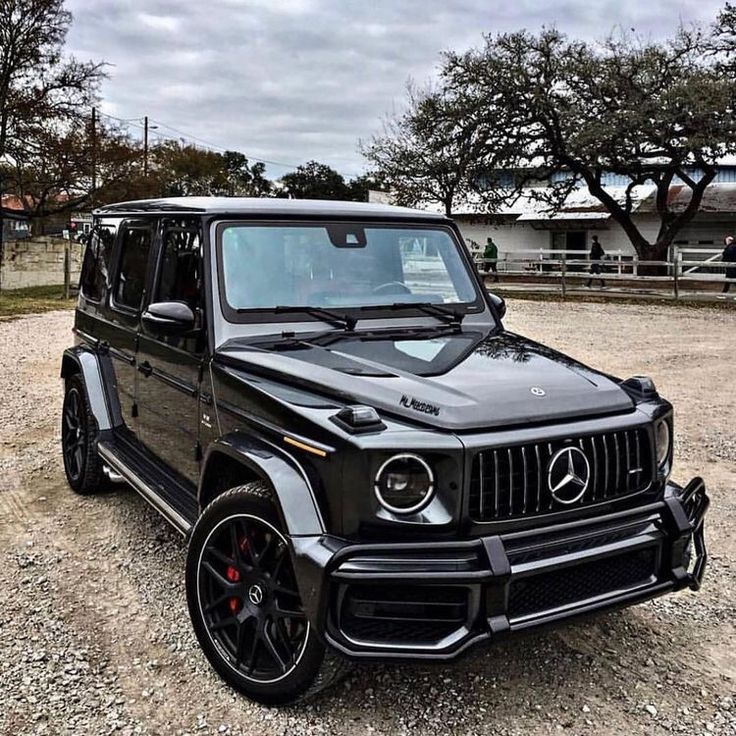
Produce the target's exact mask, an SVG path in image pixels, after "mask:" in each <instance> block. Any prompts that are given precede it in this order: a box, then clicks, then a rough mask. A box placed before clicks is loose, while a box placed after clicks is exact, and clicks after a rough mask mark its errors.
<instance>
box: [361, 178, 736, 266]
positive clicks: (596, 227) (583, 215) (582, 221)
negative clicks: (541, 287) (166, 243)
mask: <svg viewBox="0 0 736 736" xmlns="http://www.w3.org/2000/svg"><path fill="white" fill-rule="evenodd" d="M606 190H607V191H608V192H609V193H610V194H612V195H613V196H614V197H615V198H616V200H617V201H619V202H623V201H624V198H625V196H626V187H625V186H623V185H621V184H618V185H616V184H613V185H609V186H607V187H606ZM532 191H533V190H529V192H530V194H529V195H524V196H522V197H520V198H519V199H518V200H517V201H516V202H515V203H514V204H512V205H508V206H506V207H504V208H503V209H501V210H500V211H499V212H496V213H493V214H488V213H487V211H485V210H484V207H483V205H482V204H481V203H480V202H479V200H478V199H477V198H473V197H470V198H468V199H467V200H466V201H464V202H459V203H458V204H457V205H456V207H455V211H454V212H453V215H452V216H453V219H454V220H455V221H456V222H457V223H458V225H459V226H460V230H461V232H462V233H463V236H464V237H465V239H466V241H467V242H468V244H469V245H470V246H471V248H473V249H474V250H478V249H481V250H482V248H483V246H484V245H485V242H486V238H487V237H489V236H491V237H492V238H493V240H494V241H495V243H496V245H497V246H498V249H499V255H500V257H501V258H503V257H504V254H509V255H513V254H519V255H520V256H521V255H522V253H523V252H524V251H547V250H571V251H585V250H588V249H589V248H590V243H591V239H592V236H593V235H598V239H599V240H600V242H601V244H602V245H603V247H604V249H605V251H606V252H607V253H608V254H616V253H620V254H621V256H622V257H624V258H626V257H632V256H634V254H635V252H634V248H633V246H632V245H631V241H630V240H629V238H628V237H627V235H626V233H625V232H624V230H623V228H622V227H621V226H620V225H619V224H618V223H617V222H615V221H614V220H613V218H612V217H611V215H610V213H609V212H608V211H607V210H606V209H605V207H604V206H603V205H602V204H601V202H600V201H599V200H598V199H596V198H595V197H593V196H592V195H591V194H590V193H589V192H588V190H587V189H578V190H576V191H575V192H573V193H572V194H571V195H570V196H569V197H568V199H567V200H566V202H565V205H564V207H563V208H562V210H561V211H560V212H559V213H557V214H555V215H550V213H549V211H548V206H547V205H545V204H543V203H541V202H539V201H536V200H534V198H533V195H532V194H531V192H532ZM371 194H373V193H371ZM380 194H381V195H382V197H383V198H384V199H385V197H386V195H385V194H384V193H380ZM655 196H656V189H655V187H654V186H653V185H651V186H643V187H637V188H636V189H635V190H634V194H633V200H632V212H633V219H634V222H635V223H636V225H637V227H638V228H639V230H640V232H641V234H642V235H643V236H644V237H645V238H646V239H647V240H648V241H649V242H654V241H655V240H656V238H657V233H658V231H659V225H660V219H659V216H658V215H657V214H656V206H655ZM689 199H690V189H689V188H688V187H687V186H685V185H684V184H673V185H672V186H671V187H670V192H669V204H670V208H672V209H674V210H677V209H684V207H686V206H687V203H688V202H689ZM371 200H372V201H373V197H371ZM424 208H425V209H428V210H431V211H433V212H443V211H444V210H443V207H442V205H440V204H439V203H429V204H427V205H426V206H425V207H424ZM730 234H733V235H735V236H736V167H731V166H724V167H722V169H721V170H720V171H719V174H718V177H717V179H716V181H715V182H714V183H713V184H711V185H710V186H709V187H708V189H707V190H706V193H705V196H704V198H703V202H702V204H701V207H700V210H699V212H698V214H697V215H696V216H695V218H694V220H692V221H691V222H690V224H689V225H687V226H686V227H685V228H684V229H683V230H682V231H680V233H679V234H678V236H677V238H676V240H675V243H674V244H675V245H677V246H679V247H680V248H688V249H690V248H692V249H698V250H703V251H704V255H706V254H707V252H708V251H710V252H711V253H714V252H715V251H716V250H718V249H721V248H723V238H724V237H725V236H726V235H730Z"/></svg>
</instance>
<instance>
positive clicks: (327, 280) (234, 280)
mask: <svg viewBox="0 0 736 736" xmlns="http://www.w3.org/2000/svg"><path fill="white" fill-rule="evenodd" d="M219 246H220V254H219V265H220V278H221V283H222V285H223V286H222V288H223V292H224V304H223V306H226V307H227V308H228V309H227V311H229V312H231V313H232V312H234V313H235V314H243V313H247V312H249V311H250V310H272V309H275V308H276V307H281V308H289V307H297V308H298V307H321V308H324V309H335V308H342V309H346V308H348V309H349V308H361V307H362V308H364V309H371V308H375V309H380V308H381V307H387V308H391V307H393V306H395V305H401V306H402V307H403V306H410V305H412V304H417V305H419V304H425V305H426V304H435V305H443V304H446V305H453V306H456V307H462V306H465V307H469V306H475V305H480V298H479V294H478V291H477V289H476V286H475V283H474V280H473V279H472V278H471V275H470V273H469V272H468V267H467V265H466V263H465V261H464V259H463V258H462V257H461V255H460V253H459V251H458V246H457V243H456V241H455V239H454V237H453V235H452V233H451V231H450V230H448V229H445V228H443V227H436V228H434V227H431V226H422V227H416V226H415V227H401V226H395V225H394V226H381V225H370V226H365V225H354V224H345V223H334V224H332V223H330V224H326V223H325V224H311V223H310V224H305V223H298V224H297V223H295V224H283V223H278V224H273V225H268V224H266V225H264V224H257V225H251V224H247V223H234V224H228V225H225V226H222V227H221V229H220V237H219ZM289 311H291V310H289ZM294 311H298V310H294Z"/></svg>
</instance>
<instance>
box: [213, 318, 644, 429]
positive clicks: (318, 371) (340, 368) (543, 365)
mask: <svg viewBox="0 0 736 736" xmlns="http://www.w3.org/2000/svg"><path fill="white" fill-rule="evenodd" d="M216 360H217V361H218V362H221V363H225V364H226V365H228V366H230V367H231V368H233V369H235V372H236V373H246V374H251V375H252V374H257V375H261V376H264V375H265V376H268V377H270V378H271V379H272V380H273V381H276V383H277V384H278V383H282V382H283V384H284V385H286V386H299V387H301V388H302V389H307V390H311V391H314V392H315V393H317V394H320V395H322V396H330V397H333V398H334V399H336V400H338V401H340V402H342V403H345V404H367V405H369V406H373V407H375V408H376V409H378V410H379V411H383V412H387V413H389V414H392V415H395V416H401V417H405V418H407V419H410V420H412V421H413V422H419V423H422V424H426V425H431V426H433V427H437V428H442V429H448V430H453V431H460V430H475V429H485V428H494V427H501V426H503V427H510V426H513V425H518V424H527V423H540V422H555V421H565V420H569V419H574V418H578V417H592V416H601V415H605V414H613V413H621V412H626V411H631V410H632V409H633V408H634V403H633V401H632V399H631V398H630V397H629V395H628V394H627V393H626V392H625V391H623V390H622V389H621V388H620V387H619V385H618V383H616V381H615V380H613V379H611V378H610V377H608V376H606V375H604V374H602V373H599V372H597V371H594V370H591V369H590V368H587V367H586V366H584V365H582V364H581V363H578V362H577V361H575V360H573V359H571V358H569V357H568V356H566V355H563V354H562V353H558V352H556V351H555V350H552V349H550V348H548V347H545V346H544V345H540V344H539V343H535V342H533V341H531V340H527V339H526V338H523V337H521V336H519V335H515V334H513V333H509V332H500V333H498V334H490V335H483V334H481V333H475V332H467V331H463V332H461V333H452V332H451V331H448V332H445V333H444V334H442V333H429V334H424V335H418V336H411V337H407V336H406V335H404V334H400V333H395V334H393V335H386V336H381V335H380V334H378V333H373V334H370V335H366V336H361V335H351V334H347V333H346V335H345V336H344V337H339V336H338V337H337V338H336V337H335V336H330V342H329V343H328V344H318V341H314V342H305V341H302V340H299V339H296V338H294V339H286V340H284V339H282V338H278V339H275V338H272V339H271V340H270V341H269V340H263V339H260V340H259V341H258V342H257V343H253V342H242V341H237V340H236V341H230V342H229V343H227V344H226V345H224V346H223V347H222V348H220V349H219V350H218V351H217V354H216Z"/></svg>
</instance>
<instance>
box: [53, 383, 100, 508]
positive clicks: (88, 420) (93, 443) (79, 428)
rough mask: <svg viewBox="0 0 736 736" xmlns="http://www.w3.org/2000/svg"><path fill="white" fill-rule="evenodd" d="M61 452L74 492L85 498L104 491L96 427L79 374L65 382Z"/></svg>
mask: <svg viewBox="0 0 736 736" xmlns="http://www.w3.org/2000/svg"><path fill="white" fill-rule="evenodd" d="M61 452H62V456H63V459H64V471H65V473H66V479H67V482H68V483H69V485H70V486H71V487H72V489H73V490H74V491H76V492H77V493H81V494H85V495H86V494H90V493H95V492H96V491H98V490H100V489H101V488H102V486H103V471H102V461H101V460H100V456H99V455H98V453H97V424H96V422H95V419H94V416H93V415H92V412H91V410H90V408H89V404H88V402H87V395H86V393H85V390H84V383H83V382H82V378H81V376H79V375H73V376H71V377H70V378H69V380H68V381H67V383H66V392H65V393H64V404H63V406H62V409H61Z"/></svg>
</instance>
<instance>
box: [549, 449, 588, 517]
mask: <svg viewBox="0 0 736 736" xmlns="http://www.w3.org/2000/svg"><path fill="white" fill-rule="evenodd" d="M589 482H590V463H589V462H588V458H587V457H586V456H585V453H584V452H583V451H582V450H579V449H578V448H577V447H572V446H569V447H563V448H562V449H561V450H558V451H557V452H556V453H555V454H554V455H553V456H552V457H551V458H550V460H549V465H548V466H547V486H548V487H549V490H550V493H551V494H552V498H554V499H555V501H558V502H559V503H562V504H566V505H569V504H572V503H575V502H576V501H579V500H580V499H581V498H582V497H583V494H584V493H585V491H586V490H587V488H588V483H589Z"/></svg>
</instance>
